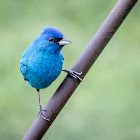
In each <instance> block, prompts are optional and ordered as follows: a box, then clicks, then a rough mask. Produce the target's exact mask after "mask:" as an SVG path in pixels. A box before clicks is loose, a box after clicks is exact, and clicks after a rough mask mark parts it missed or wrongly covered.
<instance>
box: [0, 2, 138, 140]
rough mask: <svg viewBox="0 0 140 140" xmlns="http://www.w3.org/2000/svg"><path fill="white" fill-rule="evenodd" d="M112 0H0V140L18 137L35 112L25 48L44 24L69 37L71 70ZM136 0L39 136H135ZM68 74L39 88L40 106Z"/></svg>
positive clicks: (91, 139)
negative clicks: (24, 68) (23, 65)
mask: <svg viewBox="0 0 140 140" xmlns="http://www.w3.org/2000/svg"><path fill="white" fill-rule="evenodd" d="M116 2H117V0H104V1H103V0H77V1H76V0H71V1H70V0H69V1H66V0H53V1H51V0H41V1H39V0H24V1H21V0H1V1H0V139H2V140H9V139H10V140H19V139H22V137H23V136H24V135H25V133H26V132H27V130H28V129H29V128H30V126H31V125H32V123H33V122H34V120H35V119H36V115H37V112H38V96H37V92H36V91H35V89H33V88H31V87H30V86H29V85H28V84H27V83H26V82H25V81H24V80H23V78H22V76H21V73H20V70H19V62H20V59H21V56H22V53H23V51H24V50H25V49H26V48H27V47H28V46H29V45H30V44H31V43H32V41H33V40H34V39H35V38H36V37H37V36H38V35H39V34H40V32H41V30H42V28H44V27H45V26H53V27H55V28H57V29H59V30H60V31H61V32H63V34H64V35H65V36H66V37H67V38H69V39H70V40H71V41H72V44H70V45H68V46H66V47H64V48H63V50H62V53H63V55H64V57H65V60H64V69H70V68H71V67H72V66H73V64H74V63H75V62H76V60H77V59H78V57H79V56H80V54H81V53H82V52H83V51H84V49H85V47H86V46H87V44H88V43H89V41H90V40H91V38H92V37H93V35H94V34H95V33H96V31H97V30H98V28H99V27H100V26H101V24H102V23H103V21H104V20H105V18H106V17H107V15H108V14H109V13H110V11H111V9H112V8H113V7H114V6H115V4H116ZM139 7H140V3H137V5H136V6H135V8H134V9H133V10H132V11H131V13H130V14H129V16H128V17H127V19H126V20H125V21H124V23H123V24H122V26H121V27H120V28H119V30H118V31H117V33H116V34H115V36H114V37H113V38H112V40H111V41H110V42H109V44H108V46H107V47H106V48H105V50H104V51H103V52H102V54H101V55H100V57H99V58H98V60H97V61H96V63H95V64H94V66H93V67H92V68H91V69H90V71H89V73H88V74H87V75H86V77H85V78H84V82H83V83H81V84H80V86H79V87H78V89H77V90H76V92H75V93H74V95H73V96H72V98H71V99H70V100H69V102H68V103H67V104H66V106H65V107H64V108H63V110H62V111H61V113H60V114H59V116H58V117H57V119H56V120H55V122H54V123H53V124H52V126H51V127H50V129H49V131H48V132H47V133H46V135H45V136H44V138H43V140H45V139H48V140H139V139H140V8H139ZM65 76H66V73H62V74H61V75H60V76H59V78H58V79H57V80H56V81H55V82H54V83H53V84H52V85H51V86H50V87H49V88H47V89H44V90H41V101H42V105H43V106H45V104H46V103H47V101H48V100H49V99H50V97H51V96H52V94H53V93H54V92H55V90H56V89H57V87H58V86H59V85H60V83H61V82H62V80H63V79H64V77H65Z"/></svg>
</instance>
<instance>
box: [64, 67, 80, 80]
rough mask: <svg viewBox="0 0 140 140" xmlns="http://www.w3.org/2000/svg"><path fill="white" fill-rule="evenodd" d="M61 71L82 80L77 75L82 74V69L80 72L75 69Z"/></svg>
mask: <svg viewBox="0 0 140 140" xmlns="http://www.w3.org/2000/svg"><path fill="white" fill-rule="evenodd" d="M62 71H65V72H66V73H68V74H69V75H70V76H72V77H74V78H75V79H79V80H80V81H82V82H83V80H82V78H80V77H79V75H81V74H82V71H81V72H80V73H79V72H76V71H73V70H62Z"/></svg>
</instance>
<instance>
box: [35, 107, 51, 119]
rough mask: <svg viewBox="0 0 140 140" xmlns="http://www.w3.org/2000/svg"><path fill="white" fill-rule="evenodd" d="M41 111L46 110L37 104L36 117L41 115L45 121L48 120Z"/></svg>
mask: <svg viewBox="0 0 140 140" xmlns="http://www.w3.org/2000/svg"><path fill="white" fill-rule="evenodd" d="M42 111H46V110H45V109H44V108H43V107H42V106H41V105H39V112H38V113H37V117H38V116H41V117H42V118H43V119H44V120H46V121H50V119H47V118H46V117H45V116H44V115H43V112H42Z"/></svg>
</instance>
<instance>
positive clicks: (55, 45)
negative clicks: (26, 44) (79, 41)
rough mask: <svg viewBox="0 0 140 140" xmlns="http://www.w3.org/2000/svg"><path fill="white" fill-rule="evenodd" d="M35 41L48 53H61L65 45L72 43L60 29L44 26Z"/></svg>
mask: <svg viewBox="0 0 140 140" xmlns="http://www.w3.org/2000/svg"><path fill="white" fill-rule="evenodd" d="M35 42H36V43H37V44H38V45H37V46H39V48H40V49H41V50H42V51H46V52H48V53H57V52H58V53H59V52H60V50H61V49H62V48H63V46H64V45H67V44H70V43H71V41H70V40H69V39H67V38H66V37H65V36H64V35H63V34H62V33H61V32H60V31H59V30H57V29H55V28H53V27H46V28H44V29H43V31H42V33H41V34H40V36H39V37H38V38H37V39H36V40H35Z"/></svg>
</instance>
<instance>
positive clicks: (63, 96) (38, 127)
mask: <svg viewBox="0 0 140 140" xmlns="http://www.w3.org/2000/svg"><path fill="white" fill-rule="evenodd" d="M137 1H138V0H119V1H118V3H117V4H116V6H115V7H114V9H113V10H112V11H111V13H110V14H109V16H108V17H107V18H106V20H105V21H104V23H103V24H102V26H101V27H100V28H99V30H98V31H97V32H96V34H95V36H94V37H93V38H92V40H91V41H90V43H89V44H88V46H87V47H86V49H85V50H84V52H83V53H82V54H81V56H80V57H79V59H78V60H77V62H76V63H75V64H74V66H73V67H72V70H74V71H77V72H81V71H82V75H81V78H84V76H85V75H86V74H87V72H88V71H89V69H90V68H91V66H92V65H93V63H94V62H95V61H96V59H97V57H98V56H99V55H100V53H101V52H102V51H103V49H104V48H105V46H106V45H107V43H108V42H109V41H110V39H111V38H112V36H113V35H114V34H115V32H116V31H117V29H118V28H119V26H120V25H121V24H122V22H123V21H124V19H125V18H126V16H127V15H128V13H129V12H130V11H131V9H132V8H133V7H134V5H135V4H136V2H137ZM79 84H80V81H79V80H77V79H75V78H72V77H70V76H67V77H66V78H65V79H64V81H63V82H62V83H61V85H60V86H59V88H58V89H57V91H56V92H55V93H54V95H53V96H52V97H51V99H50V100H49V102H48V103H47V105H46V106H45V109H46V110H47V111H46V112H43V113H44V115H45V117H46V118H48V119H50V121H45V120H44V119H42V118H41V117H39V118H37V119H36V120H35V122H34V123H33V125H32V126H31V128H30V129H29V131H28V132H27V133H26V135H25V136H24V138H23V140H39V139H41V138H42V137H43V135H44V134H45V133H46V131H47V130H48V128H49V127H50V126H51V124H52V123H53V121H54V120H55V118H56V117H57V115H58V114H59V113H60V111H61V109H62V108H63V107H64V105H65V104H66V102H67V101H68V99H69V98H70V97H71V95H72V94H73V92H74V91H75V90H76V88H77V87H78V85H79Z"/></svg>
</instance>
